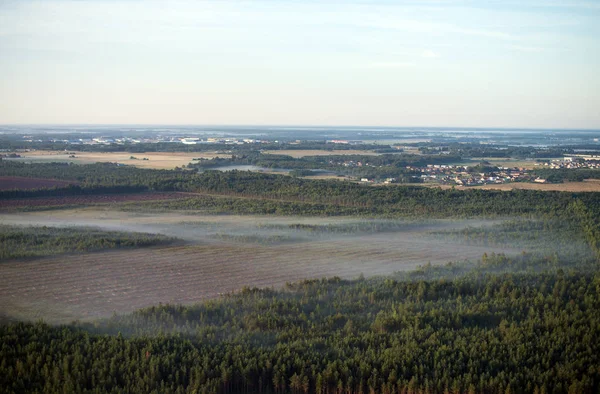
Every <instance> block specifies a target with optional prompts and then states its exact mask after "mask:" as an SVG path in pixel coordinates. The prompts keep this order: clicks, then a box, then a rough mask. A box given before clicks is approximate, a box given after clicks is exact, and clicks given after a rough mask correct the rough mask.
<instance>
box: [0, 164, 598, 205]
mask: <svg viewBox="0 0 600 394" xmlns="http://www.w3.org/2000/svg"><path fill="white" fill-rule="evenodd" d="M0 174H1V175H3V176H25V177H42V178H49V179H61V180H71V181H76V182H78V183H77V184H75V185H69V186H67V187H59V188H52V189H38V190H4V191H0V200H2V199H11V198H26V197H41V196H63V195H67V196H68V195H86V194H103V193H132V192H147V191H169V192H171V191H179V192H193V193H200V194H202V196H198V197H197V198H193V196H190V199H189V200H187V201H185V202H181V201H170V202H164V203H162V204H163V208H165V209H202V208H204V207H206V208H208V209H212V210H216V211H219V212H233V213H275V214H277V213H281V214H296V215H302V214H308V215H339V214H341V215H348V214H350V215H356V214H358V215H384V216H386V215H387V216H423V215H426V216H436V217H461V216H462V217H465V216H482V215H483V216H494V215H496V216H498V215H551V216H560V215H562V214H564V213H565V212H566V211H567V210H568V209H569V206H570V205H571V204H572V203H573V202H574V201H581V203H582V204H584V206H585V207H586V209H588V210H591V211H593V212H600V197H599V196H598V193H566V192H544V191H535V190H513V191H510V192H504V191H494V190H442V189H439V188H425V187H418V186H368V185H359V184H355V183H350V182H332V181H325V180H308V179H299V178H294V177H288V176H282V175H270V174H259V173H252V172H247V171H231V172H220V171H205V172H202V173H197V172H195V171H189V170H147V169H138V168H133V167H125V166H116V165H112V164H92V165H69V164H61V163H49V164H24V163H15V162H0ZM223 197H226V198H223Z"/></svg>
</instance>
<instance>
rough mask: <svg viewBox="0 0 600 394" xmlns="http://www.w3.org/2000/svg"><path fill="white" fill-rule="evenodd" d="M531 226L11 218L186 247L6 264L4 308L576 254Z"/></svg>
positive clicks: (123, 307) (126, 305) (1, 286)
mask: <svg viewBox="0 0 600 394" xmlns="http://www.w3.org/2000/svg"><path fill="white" fill-rule="evenodd" d="M531 223H532V224H529V222H527V221H525V222H524V223H521V222H517V224H514V223H513V222H511V220H510V219H508V218H507V219H502V220H460V221H451V220H422V221H417V220H381V219H377V220H375V219H373V220H368V219H365V218H349V217H343V218H342V217H336V218H326V217H284V216H236V215H195V214H185V213H180V212H175V213H136V212H120V211H111V210H99V209H88V208H86V209H73V210H61V211H43V212H29V213H12V214H1V215H0V224H7V225H18V226H49V227H54V226H56V227H66V226H70V227H95V228H100V229H104V230H116V231H129V232H143V233H158V234H164V235H167V236H171V237H177V238H180V239H182V240H184V242H178V243H176V244H174V245H169V246H160V247H151V248H140V249H118V250H109V251H103V252H95V253H82V254H69V255H60V256H51V257H43V258H37V259H28V260H23V261H20V260H14V261H5V262H3V263H2V264H0V278H2V281H0V305H3V310H2V313H4V314H6V315H8V316H11V317H13V318H18V319H34V320H35V319H38V318H43V319H45V320H47V321H50V322H70V321H72V320H74V319H81V320H93V319H96V318H99V317H106V316H110V315H112V314H113V313H128V312H132V311H134V310H136V309H139V308H143V307H148V306H151V305H157V304H159V303H163V304H164V303H171V304H192V303H196V302H201V301H203V300H206V299H210V298H214V297H218V296H219V295H220V294H223V293H228V292H233V291H237V290H240V289H241V288H243V287H245V286H250V287H253V286H256V287H274V288H279V287H281V286H284V285H285V284H286V282H294V281H299V280H303V279H310V278H322V277H332V276H339V277H341V278H345V279H353V278H356V277H358V276H359V275H361V274H362V275H364V276H365V277H372V276H379V275H388V274H392V273H395V272H402V271H407V270H412V269H415V268H417V267H418V266H422V265H426V264H428V263H431V264H432V265H440V264H446V263H448V262H462V261H477V260H479V259H480V258H481V256H482V255H483V254H484V253H488V254H490V253H505V254H507V255H516V254H520V253H521V252H522V251H523V250H527V251H536V250H538V251H542V250H543V251H544V252H548V251H550V252H553V251H555V252H557V253H558V252H560V249H564V248H566V246H565V245H564V244H560V243H556V238H555V237H553V236H551V235H552V234H551V233H549V232H547V231H544V230H543V228H539V226H537V224H536V223H535V221H531ZM532 226H533V227H532ZM536 226H537V227H536ZM513 227H514V228H513ZM532 228H533V231H532V230H531V229H532ZM515 229H516V230H515ZM521 229H522V230H521ZM513 230H514V231H513ZM82 231H85V230H84V229H82ZM515 231H516V232H515ZM519 231H522V233H519ZM482 233H483V234H485V237H482V236H481V234H482ZM520 234H521V235H522V234H528V235H527V236H521V235H520ZM521 238H522V239H523V240H524V241H523V242H519V239H521ZM566 242H569V243H570V245H573V246H572V247H573V248H580V249H581V250H582V251H583V250H585V243H581V244H578V243H577V242H575V241H573V240H570V239H569V238H568V237H567V238H566ZM564 250H565V251H567V252H569V253H570V252H571V250H570V249H569V250H568V249H564Z"/></svg>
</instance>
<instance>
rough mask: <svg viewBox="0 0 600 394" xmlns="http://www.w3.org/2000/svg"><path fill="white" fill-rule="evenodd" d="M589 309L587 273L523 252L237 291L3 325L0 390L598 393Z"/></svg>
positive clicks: (599, 300)
mask: <svg viewBox="0 0 600 394" xmlns="http://www.w3.org/2000/svg"><path fill="white" fill-rule="evenodd" d="M586 267H587V268H586ZM536 270H537V271H539V270H542V271H541V272H535V271H536ZM461 272H463V273H462V274H461ZM599 308H600V276H598V273H597V271H596V270H595V269H594V268H593V267H592V266H582V267H580V268H577V269H568V270H563V269H562V268H560V264H559V263H557V262H551V261H548V260H546V261H544V260H539V259H537V258H533V257H531V256H521V257H517V258H514V259H511V258H507V257H505V256H502V255H498V256H496V255H494V256H485V257H484V259H483V260H482V261H481V262H480V263H479V265H477V266H476V267H470V268H469V267H460V266H457V265H449V266H446V267H423V268H422V269H420V270H418V271H415V272H412V273H408V274H402V275H400V274H399V275H398V276H396V277H387V278H380V279H378V278H375V279H357V280H354V281H343V280H340V279H336V278H332V279H329V280H311V281H304V282H301V283H296V284H290V285H288V286H287V288H285V289H283V290H280V291H274V290H268V289H267V290H259V289H245V290H243V291H242V292H240V293H238V294H235V295H232V296H228V297H225V298H223V299H220V300H216V301H212V302H208V303H205V304H201V305H197V306H187V307H184V306H169V305H165V306H157V307H153V308H148V309H144V310H141V311H139V312H136V313H134V314H132V315H127V316H120V317H113V318H111V319H108V320H105V321H101V322H98V323H95V324H74V325H70V326H63V327H51V326H48V325H46V324H44V323H41V322H40V323H36V324H31V323H12V324H8V325H4V326H2V327H1V328H0V336H1V341H2V347H1V349H0V370H1V373H0V377H1V378H0V379H2V380H1V381H0V387H2V389H0V391H2V392H40V393H41V392H44V393H52V392H140V393H142V392H143V393H151V392H154V393H160V392H182V393H183V392H205V393H242V392H248V393H259V392H262V393H309V392H310V393H502V394H504V393H596V392H598V390H599V389H600V368H599V366H600V356H599V355H600V342H599V341H598V338H599V336H600V320H599V319H600V317H599V315H598V310H599Z"/></svg>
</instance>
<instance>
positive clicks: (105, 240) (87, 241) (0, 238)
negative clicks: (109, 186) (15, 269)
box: [0, 224, 176, 262]
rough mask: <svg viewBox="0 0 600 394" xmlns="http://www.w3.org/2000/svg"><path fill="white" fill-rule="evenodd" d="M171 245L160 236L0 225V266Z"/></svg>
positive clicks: (84, 229)
mask: <svg viewBox="0 0 600 394" xmlns="http://www.w3.org/2000/svg"><path fill="white" fill-rule="evenodd" d="M175 241H176V240H175V239H173V238H170V237H166V236H164V235H160V234H142V233H131V232H123V231H104V230H99V229H95V228H91V227H90V228H85V227H83V228H82V227H46V226H43V227H35V226H26V227H22V226H9V225H4V224H0V262H1V261H3V260H8V259H17V258H23V257H40V256H50V255H55V254H63V253H74V252H92V251H98V250H103V249H116V248H140V247H148V246H158V245H168V244H171V243H173V242H175Z"/></svg>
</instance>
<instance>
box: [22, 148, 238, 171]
mask: <svg viewBox="0 0 600 394" xmlns="http://www.w3.org/2000/svg"><path fill="white" fill-rule="evenodd" d="M72 153H74V155H75V157H70V156H71V155H69V154H67V153H66V152H58V151H42V150H38V151H32V152H23V153H19V154H20V155H21V159H19V161H32V162H51V161H60V162H73V163H79V164H89V163H97V162H100V163H119V164H126V165H130V166H135V167H139V168H154V169H172V168H175V167H185V166H187V165H188V164H189V163H193V162H194V160H193V159H198V158H204V159H212V158H214V157H221V158H230V157H231V155H228V154H221V153H216V152H145V153H129V152H72ZM131 156H134V157H136V158H137V159H131ZM143 158H147V159H148V160H143Z"/></svg>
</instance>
